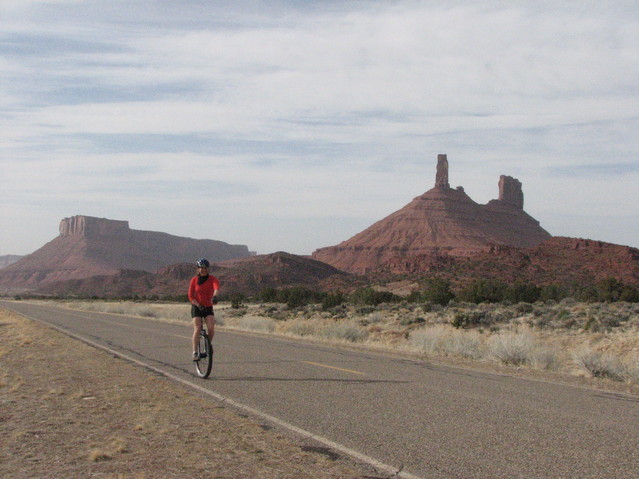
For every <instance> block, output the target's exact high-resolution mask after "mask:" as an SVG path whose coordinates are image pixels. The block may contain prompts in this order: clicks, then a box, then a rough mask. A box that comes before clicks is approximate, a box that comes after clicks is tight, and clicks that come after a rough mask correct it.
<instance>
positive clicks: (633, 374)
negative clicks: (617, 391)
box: [626, 357, 639, 384]
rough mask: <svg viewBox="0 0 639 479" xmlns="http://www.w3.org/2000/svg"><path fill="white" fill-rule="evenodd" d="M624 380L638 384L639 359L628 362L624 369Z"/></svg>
mask: <svg viewBox="0 0 639 479" xmlns="http://www.w3.org/2000/svg"><path fill="white" fill-rule="evenodd" d="M626 379H627V380H628V382H631V383H634V384H639V357H635V358H634V359H632V360H630V362H629V363H628V365H627V367H626Z"/></svg>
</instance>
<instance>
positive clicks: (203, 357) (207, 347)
mask: <svg viewBox="0 0 639 479" xmlns="http://www.w3.org/2000/svg"><path fill="white" fill-rule="evenodd" d="M197 348H198V350H197V352H198V353H199V355H200V359H199V360H198V361H195V372H196V373H197V375H198V376H200V377H201V378H204V379H206V378H208V377H209V374H211V368H213V348H212V347H211V341H210V340H209V337H208V336H207V335H206V334H201V335H200V340H199V341H198V345H197Z"/></svg>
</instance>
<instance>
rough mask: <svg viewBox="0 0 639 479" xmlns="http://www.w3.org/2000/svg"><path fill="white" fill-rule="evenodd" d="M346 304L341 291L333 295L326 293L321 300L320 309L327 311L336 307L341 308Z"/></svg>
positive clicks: (344, 296)
mask: <svg viewBox="0 0 639 479" xmlns="http://www.w3.org/2000/svg"><path fill="white" fill-rule="evenodd" d="M345 302H346V295H345V294H344V293H342V292H341V291H336V292H334V293H328V294H327V295H326V296H324V298H323V299H322V309H323V310H325V311H326V310H327V309H331V308H334V307H336V306H341V305H342V304H343V303H345Z"/></svg>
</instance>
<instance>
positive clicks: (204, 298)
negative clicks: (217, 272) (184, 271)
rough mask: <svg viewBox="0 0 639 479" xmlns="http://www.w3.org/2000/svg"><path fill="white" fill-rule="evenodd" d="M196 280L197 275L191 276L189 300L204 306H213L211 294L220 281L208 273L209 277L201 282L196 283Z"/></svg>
mask: <svg viewBox="0 0 639 479" xmlns="http://www.w3.org/2000/svg"><path fill="white" fill-rule="evenodd" d="M197 280H198V276H195V277H194V278H191V283H190V284H189V301H191V302H193V300H195V301H197V302H198V303H200V305H201V306H204V307H209V306H213V294H214V293H215V292H216V291H217V290H218V289H220V282H219V281H218V279H217V278H216V277H215V276H212V275H209V278H208V279H207V280H206V281H205V282H204V283H202V284H197Z"/></svg>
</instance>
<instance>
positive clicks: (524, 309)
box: [515, 303, 535, 314]
mask: <svg viewBox="0 0 639 479" xmlns="http://www.w3.org/2000/svg"><path fill="white" fill-rule="evenodd" d="M534 309H535V307H534V306H533V305H532V304H530V303H519V304H517V305H515V311H517V312H518V313H519V314H530V313H532V312H533V311H534Z"/></svg>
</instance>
